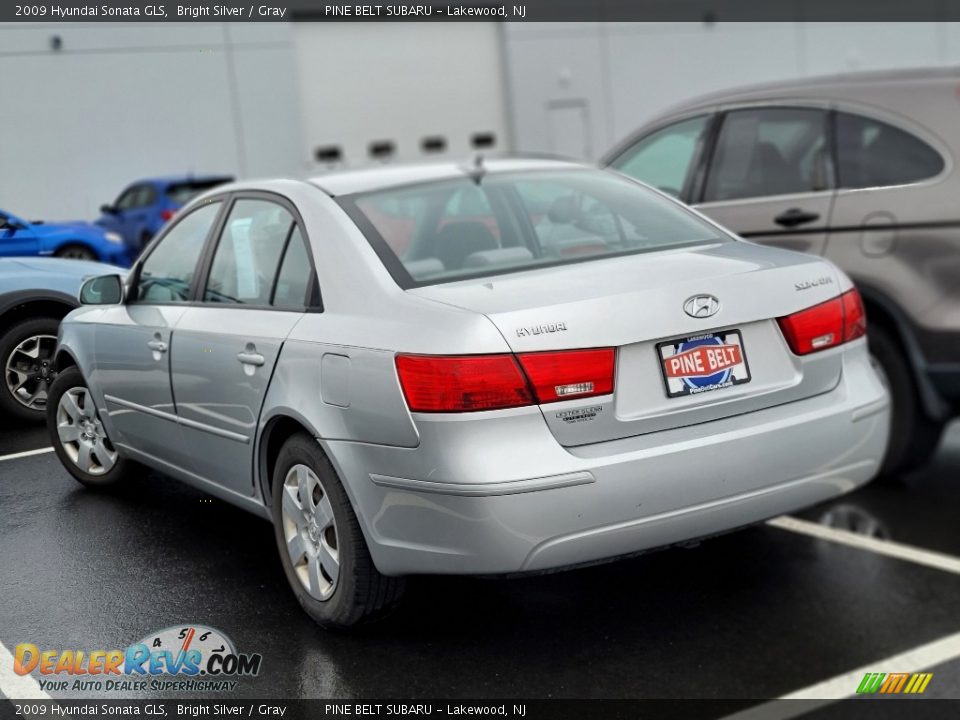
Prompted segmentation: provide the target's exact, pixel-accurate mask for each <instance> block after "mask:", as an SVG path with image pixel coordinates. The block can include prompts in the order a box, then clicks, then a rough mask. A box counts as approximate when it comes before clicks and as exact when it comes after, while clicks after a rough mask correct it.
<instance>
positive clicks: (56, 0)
mask: <svg viewBox="0 0 960 720" xmlns="http://www.w3.org/2000/svg"><path fill="white" fill-rule="evenodd" d="M867 20H869V21H919V20H930V21H946V20H960V3H958V2H954V1H952V0H913V1H912V2H909V3H906V2H902V0H835V1H830V0H526V1H522V0H521V1H519V2H513V1H512V0H507V2H498V0H463V1H462V2H451V3H439V2H424V3H421V4H416V3H411V4H406V3H400V2H368V3H363V2H359V3H357V2H354V3H349V2H348V3H337V2H320V1H319V0H254V1H253V2H250V0H181V1H180V2H177V3H171V2H169V1H165V0H159V1H158V2H154V3H148V2H146V1H145V0H108V1H107V2H102V0H36V1H34V2H30V1H29V0H27V1H26V2H13V3H7V2H4V3H0V22H30V23H36V22H118V21H122V22H290V21H301V22H368V21H369V22H385V21H386V22H409V21H421V22H422V21H442V22H491V21H494V22H596V21H599V22H633V21H642V22H651V21H689V22H702V23H706V24H714V23H718V22H729V21H738V22H742V21H781V22H783V21H867Z"/></svg>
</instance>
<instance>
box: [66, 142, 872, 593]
mask: <svg viewBox="0 0 960 720" xmlns="http://www.w3.org/2000/svg"><path fill="white" fill-rule="evenodd" d="M553 167H569V166H566V165H564V164H561V163H553V162H544V161H503V162H490V163H489V172H500V171H506V170H512V169H549V168H553ZM461 175H462V170H461V169H460V168H458V167H457V166H454V165H442V166H431V167H426V168H413V169H411V168H403V169H399V168H390V169H384V170H379V171H368V172H362V173H345V174H341V175H337V176H327V177H324V178H319V179H317V180H316V181H314V183H308V182H298V181H290V180H277V181H263V182H256V183H237V184H233V185H229V186H222V187H219V188H217V189H216V190H215V191H213V192H212V193H209V194H208V195H207V196H205V197H207V198H209V197H211V196H215V195H223V194H224V193H233V192H241V191H244V190H257V191H267V192H272V193H276V194H277V195H280V196H282V197H284V198H286V199H287V200H289V201H290V202H291V203H293V204H294V205H295V206H296V208H297V209H298V211H299V213H300V215H301V217H302V220H303V223H304V227H305V229H306V234H307V235H308V236H309V238H308V239H309V244H310V247H311V252H312V253H313V257H314V261H315V263H316V269H317V274H318V277H319V284H320V288H321V292H322V300H323V311H322V312H306V313H290V312H283V311H276V310H255V309H244V308H236V307H217V308H214V307H210V306H204V305H200V304H196V305H189V306H187V305H179V306H148V305H121V306H109V307H93V306H90V307H83V308H80V309H78V310H76V311H74V312H73V313H71V315H70V316H68V318H67V319H66V320H65V321H64V323H63V325H62V327H61V335H60V347H61V350H62V351H63V352H65V353H69V355H70V356H72V358H73V359H74V361H75V362H76V363H77V365H78V366H79V367H80V369H81V371H82V373H83V374H84V376H85V377H86V379H87V380H88V383H89V386H90V389H91V391H92V393H93V395H94V398H95V401H96V404H97V406H98V407H99V408H101V409H102V412H101V416H102V418H103V422H104V424H105V426H106V427H107V430H108V433H109V434H110V437H111V438H112V439H113V441H114V443H115V445H116V446H117V447H118V448H119V449H120V451H121V453H122V454H124V455H126V456H128V457H132V458H135V459H137V460H140V461H143V462H145V463H146V464H148V465H150V466H152V467H155V468H158V469H160V470H162V471H164V472H166V473H168V474H170V475H172V476H174V477H176V478H179V479H180V480H183V481H185V482H187V483H190V484H193V485H195V486H197V487H199V488H201V489H203V490H205V491H207V492H209V493H211V494H213V495H215V496H217V497H220V498H222V499H224V500H226V501H228V502H232V503H234V504H236V505H239V506H241V507H244V508H246V509H248V510H251V511H253V512H256V513H259V514H260V515H263V516H264V517H269V509H268V508H267V507H266V506H265V502H269V490H268V488H269V485H268V483H269V477H268V475H269V471H270V470H271V469H270V468H267V467H265V463H264V462H263V461H262V457H261V455H262V453H263V452H264V447H265V439H266V437H267V436H268V435H269V433H270V431H271V429H272V428H273V427H275V423H276V422H277V421H278V420H279V419H291V420H294V421H296V422H297V423H299V424H300V425H302V426H303V427H305V428H307V429H308V430H309V432H310V433H311V434H313V436H314V437H316V438H317V441H318V442H319V443H320V445H321V446H322V448H323V449H324V451H325V452H326V453H327V455H328V456H329V458H330V460H331V462H332V463H333V465H334V467H335V469H336V470H337V472H338V473H339V477H340V478H341V480H342V481H343V484H344V487H345V489H346V491H347V493H348V495H349V497H350V499H351V501H352V503H353V507H354V508H355V510H356V513H357V516H358V519H359V522H360V525H361V528H362V530H363V533H364V535H365V538H366V540H367V543H368V545H369V548H370V552H371V555H372V557H373V559H374V562H375V564H376V565H377V568H378V569H379V570H380V571H381V572H383V573H385V574H394V575H396V574H408V573H510V572H520V571H529V570H544V569H549V568H556V567H563V566H567V565H572V564H578V563H583V562H591V561H595V560H601V559H606V558H610V557H614V556H618V555H623V554H629V553H634V552H638V551H642V550H645V549H648V548H653V547H658V546H662V545H667V544H671V543H675V542H681V541H684V540H687V539H691V538H694V537H700V536H705V535H710V534H714V533H717V532H721V531H724V530H729V529H732V528H736V527H740V526H744V525H748V524H751V523H755V522H759V521H761V520H763V519H765V518H768V517H771V516H775V515H778V514H781V513H784V512H789V511H792V510H795V509H797V508H800V507H803V506H806V505H810V504H812V503H816V502H819V501H822V500H826V499H828V498H831V497H834V496H836V495H839V494H841V493H844V492H848V491H850V490H852V489H854V488H855V487H857V486H859V485H861V484H863V483H865V482H866V481H868V480H869V479H870V478H871V477H872V476H873V475H874V474H875V472H876V470H877V466H878V462H879V459H880V458H881V457H882V454H883V450H884V447H885V443H886V437H887V431H888V423H889V410H888V398H887V394H886V392H885V390H884V389H883V387H882V385H881V383H880V382H879V380H878V378H877V376H876V375H875V373H874V371H873V370H872V368H871V366H870V362H869V358H868V356H867V350H866V343H865V341H864V340H863V339H860V340H856V341H853V342H850V343H847V344H844V345H841V346H839V347H836V348H833V349H830V350H826V351H822V352H819V353H815V354H812V355H808V356H803V357H798V356H795V355H793V354H792V353H790V351H789V349H788V348H787V346H786V344H785V341H784V339H783V337H782V335H781V333H780V331H779V329H778V326H777V324H776V321H775V320H773V319H772V318H776V317H778V316H782V315H787V314H790V313H793V312H796V311H798V310H801V309H804V308H806V307H810V306H812V305H815V304H817V303H818V302H821V301H825V300H827V299H830V298H833V297H836V296H837V295H838V293H839V292H842V291H845V290H847V289H849V288H850V287H852V285H851V283H850V281H849V280H848V279H847V278H846V276H844V275H843V274H842V273H840V272H839V271H838V270H837V269H836V268H835V267H834V266H833V265H831V264H830V263H829V262H827V261H825V260H822V259H820V258H817V257H814V256H809V255H803V254H798V253H794V252H790V251H786V250H781V249H777V248H769V247H761V246H756V245H753V244H751V243H747V242H742V241H733V242H717V243H710V244H704V245H701V246H697V247H693V248H689V247H688V248H678V249H669V250H663V251H657V252H650V253H643V254H638V255H634V256H627V257H618V258H609V259H600V260H595V261H591V262H584V263H578V264H575V265H569V266H561V267H548V268H542V269H538V270H529V271H526V272H523V273H516V274H506V275H500V276H494V277H486V278H480V279H473V280H461V281H457V282H448V283H444V284H438V285H432V286H425V287H419V288H416V289H411V290H403V289H401V288H400V287H399V286H398V285H397V283H396V282H395V281H394V280H393V278H392V277H391V276H390V274H389V273H388V272H387V270H386V268H385V267H384V265H383V264H382V262H381V261H380V259H379V258H378V256H377V255H376V253H375V252H374V250H373V249H372V247H371V245H370V244H369V243H368V242H367V240H366V238H365V237H364V236H363V234H362V233H361V231H360V230H359V229H358V227H357V226H356V225H355V224H354V222H353V221H352V220H351V219H350V217H349V216H348V215H347V214H346V213H345V212H344V210H343V209H341V207H340V206H339V205H338V204H337V202H335V200H334V199H333V198H332V197H331V194H332V195H335V196H337V195H341V194H344V193H351V192H358V191H363V190H367V189H372V188H378V187H387V186H390V185H399V184H405V183H411V182H420V181H427V180H433V179H442V178H456V177H460V176H461ZM321 188H322V189H321ZM203 200H204V198H200V199H198V200H196V201H194V202H195V203H200V202H203ZM671 202H672V201H671ZM720 233H722V234H724V235H725V234H726V231H722V230H720V229H719V228H718V234H720ZM158 241H162V236H161V237H160V238H158V240H157V241H155V242H158ZM638 276H639V277H642V278H643V281H642V282H638V281H637V278H638ZM824 276H828V277H830V278H832V279H833V280H834V282H831V283H827V284H822V285H815V286H812V287H809V288H808V289H805V290H804V291H803V292H799V291H797V290H796V289H795V285H796V284H798V283H803V282H805V281H808V280H809V279H810V278H811V277H824ZM574 278H576V280H575V281H574ZM697 294H710V295H714V296H715V297H717V298H718V299H719V300H720V303H721V307H720V310H719V311H718V312H717V313H716V314H715V315H714V316H712V317H709V318H693V317H690V316H689V315H688V314H687V313H685V312H684V308H683V306H684V303H685V301H686V300H687V299H688V298H690V297H691V296H693V295H697ZM558 322H562V323H563V324H564V325H565V327H566V330H565V331H563V332H540V333H535V332H528V333H518V332H517V330H518V329H520V328H538V327H540V326H543V325H549V324H551V323H553V324H556V323H558ZM724 328H736V329H738V330H740V331H741V333H742V334H743V338H744V341H745V346H746V347H747V348H748V350H747V352H748V353H749V357H750V367H751V370H752V371H753V373H754V377H753V381H752V382H750V383H749V384H746V385H742V386H734V387H731V388H726V389H725V390H724V391H723V392H716V393H710V394H709V396H706V395H704V396H700V397H684V398H676V399H672V400H668V399H667V398H666V397H665V395H664V392H663V387H662V385H661V382H662V381H661V377H660V373H659V368H658V365H657V361H656V359H655V357H656V356H655V349H654V348H655V345H656V343H658V342H660V341H663V340H668V339H671V338H678V337H684V336H692V335H696V334H697V333H699V332H703V331H706V330H717V329H724ZM151 343H152V344H153V347H156V343H165V344H166V345H167V349H166V351H165V352H161V353H158V352H157V351H156V350H155V349H152V348H151ZM251 344H252V345H255V348H256V351H257V352H258V353H259V354H261V355H262V356H263V361H264V362H263V364H262V365H261V366H257V367H255V368H254V369H253V370H252V374H251V371H250V370H249V368H247V367H246V366H244V364H243V363H241V362H238V360H237V359H236V358H235V356H236V355H237V354H238V353H242V352H244V351H245V350H246V351H248V350H249V345H251ZM598 346H603V347H610V346H616V347H618V349H619V350H618V355H617V357H618V359H617V363H618V365H617V369H616V372H617V378H618V380H617V386H616V392H615V394H612V395H607V396H602V397H595V398H590V399H586V400H567V401H561V402H556V403H552V404H548V405H543V406H530V407H523V408H515V409H507V410H495V411H482V412H471V413H462V414H454V413H411V412H410V411H409V410H408V408H407V405H406V403H405V400H404V397H403V394H402V391H401V387H400V384H399V379H398V376H397V371H396V367H395V356H396V354H397V353H399V352H408V353H419V354H438V355H457V354H486V353H507V352H526V351H540V350H556V349H569V348H588V347H598ZM201 347H202V348H203V349H204V350H205V352H199V350H200V349H201ZM207 350H209V352H206V351H207ZM158 355H159V356H160V357H159V358H158V357H157V356H158ZM171 388H172V390H171ZM570 418H581V419H582V420H581V421H579V422H570V421H569V419H570Z"/></svg>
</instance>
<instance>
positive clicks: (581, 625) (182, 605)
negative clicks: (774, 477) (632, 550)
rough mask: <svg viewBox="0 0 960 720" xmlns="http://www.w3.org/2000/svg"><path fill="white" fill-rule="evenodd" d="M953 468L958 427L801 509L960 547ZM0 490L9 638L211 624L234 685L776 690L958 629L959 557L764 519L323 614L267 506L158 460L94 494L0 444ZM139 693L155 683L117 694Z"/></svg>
mask: <svg viewBox="0 0 960 720" xmlns="http://www.w3.org/2000/svg"><path fill="white" fill-rule="evenodd" d="M0 443H2V445H0V447H2V448H3V450H4V453H3V454H4V455H10V454H11V453H21V452H23V451H25V450H30V449H38V448H41V447H43V446H44V445H45V444H46V441H45V437H44V435H43V433H42V431H38V430H26V431H18V430H16V429H12V430H8V431H6V432H4V433H3V435H2V436H0ZM958 471H960V427H954V428H953V429H952V430H951V432H949V433H948V434H947V437H946V438H945V443H944V445H943V447H942V449H941V451H940V453H939V455H938V456H937V459H936V461H935V462H934V463H933V464H932V465H931V466H930V467H929V468H928V469H927V470H926V471H924V472H923V473H922V474H921V475H919V476H918V477H917V478H915V483H913V486H912V487H910V488H906V489H905V488H902V487H891V486H881V485H876V484H873V485H870V486H868V487H866V488H864V489H862V490H860V491H858V492H856V493H854V494H851V495H849V496H846V497H844V498H841V499H839V500H838V501H836V502H833V503H830V504H829V505H826V506H822V507H818V508H813V509H811V510H809V511H806V512H804V513H802V514H801V517H802V518H803V519H806V520H811V521H814V522H817V523H824V524H826V525H827V526H830V527H833V528H835V529H837V530H838V531H839V533H838V538H842V536H843V535H844V533H845V532H847V531H853V532H864V533H867V534H869V535H871V536H873V537H875V538H878V539H880V540H882V541H895V542H898V543H902V544H906V545H910V546H914V547H916V548H919V549H921V550H933V551H937V552H939V553H943V554H947V555H952V556H955V555H960V537H958V535H957V533H956V524H955V518H956V516H957V511H958V509H960V495H958V493H957V488H956V482H957V476H958ZM0 507H2V508H3V511H2V513H0V544H2V545H3V547H4V548H5V552H4V553H2V554H0V577H3V578H4V579H5V582H4V583H3V589H2V591H0V643H2V645H4V646H5V647H6V648H8V649H12V648H13V647H14V646H15V645H16V644H17V643H22V642H33V643H36V644H38V645H40V646H42V647H50V648H112V647H123V646H125V645H126V644H129V643H130V642H134V641H135V640H137V639H139V638H141V637H143V636H144V635H146V634H147V633H148V632H150V631H152V630H159V629H161V628H164V627H167V626H171V625H177V624H182V623H202V624H205V625H209V626H212V627H215V628H219V629H221V630H223V631H224V632H225V633H227V634H228V635H229V636H230V637H232V638H233V640H234V641H235V643H236V644H237V646H238V648H240V649H241V650H243V651H245V652H259V653H262V654H263V665H262V670H261V672H260V674H259V676H258V677H256V678H248V679H246V680H244V681H242V682H241V683H240V685H239V686H238V687H237V688H236V690H235V691H234V692H233V693H231V695H232V696H234V697H237V696H241V697H254V696H256V697H278V698H280V697H285V698H291V697H358V698H362V697H379V698H383V697H407V698H410V697H460V698H465V697H473V698H484V697H518V698H520V697H524V698H534V697H541V698H542V697H580V698H587V697H592V698H601V697H603V698H607V697H624V698H639V697H667V698H690V697H703V698H758V699H759V698H771V697H778V696H781V695H784V694H786V693H789V692H791V691H795V690H798V689H801V688H805V687H808V686H811V685H815V684H816V683H819V682H822V681H824V680H825V679H829V678H832V677H834V676H837V675H841V674H843V673H846V672H848V671H850V670H852V669H855V668H859V667H861V666H864V665H869V664H870V663H872V662H876V661H878V660H881V659H883V658H889V657H893V656H897V655H898V654H900V653H903V652H905V651H907V650H910V649H911V648H915V647H919V646H924V645H927V644H930V643H933V642H935V641H937V640H939V639H941V638H944V637H946V636H950V635H952V634H954V633H957V632H958V631H960V612H958V611H960V574H957V573H954V572H948V571H945V570H943V569H937V568H935V567H928V566H924V565H922V564H918V563H916V562H911V561H910V560H907V559H896V558H891V557H888V556H886V555H883V554H879V553H876V552H871V551H870V550H865V549H859V548H856V547H851V546H849V545H847V544H845V543H843V542H837V541H834V540H830V539H822V538H815V537H811V536H809V535H806V534H802V533H797V532H793V531H791V530H789V529H784V528H783V527H773V526H770V525H764V526H759V527H755V528H751V529H748V530H745V531H742V532H738V533H735V534H732V535H728V536H724V537H721V538H717V539H714V540H711V541H708V542H704V543H702V544H701V545H700V546H698V547H696V548H692V549H671V550H667V551H663V552H658V553H652V554H649V555H646V556H643V557H639V558H636V559H633V560H628V561H622V562H617V563H613V564H609V565H603V566H598V567H593V568H587V569H582V570H576V571H570V572H562V573H556V574H550V575H544V576H537V577H526V578H519V579H511V580H491V579H466V578H418V579H414V580H412V581H411V585H412V587H411V592H410V593H409V594H408V596H407V597H406V598H405V600H404V602H403V605H402V606H401V608H400V610H399V611H398V612H397V613H396V614H394V615H393V616H392V617H390V618H389V619H387V620H385V621H383V622H381V623H379V624H377V625H374V626H371V627H368V628H365V629H363V630H361V631H360V632H356V633H352V634H338V633H330V632H325V631H323V630H321V629H319V628H317V627H316V626H315V625H314V624H313V623H312V622H311V621H310V620H309V618H307V616H306V615H304V614H303V613H302V612H301V610H300V608H299V606H298V605H297V603H296V601H295V600H294V598H293V596H292V595H291V593H290V592H289V590H288V588H287V585H286V582H285V581H284V578H283V574H282V570H281V567H280V564H279V561H278V559H277V556H276V552H275V548H274V544H273V543H274V540H273V536H272V530H271V528H270V526H269V525H268V524H267V523H265V522H263V521H261V520H259V519H257V518H255V517H253V516H251V515H248V514H246V513H244V512H243V511H241V510H238V509H235V508H233V507H230V506H228V505H225V504H223V503H221V502H219V501H216V500H211V499H210V498H209V497H208V496H206V495H204V494H203V493H201V492H198V491H196V490H193V489H191V488H187V487H185V486H183V485H181V484H179V483H176V482H174V481H172V480H169V479H168V478H165V477H163V476H161V475H158V474H149V475H144V476H143V477H140V478H138V479H137V480H136V481H135V482H132V483H130V484H129V485H127V486H125V487H123V488H122V489H120V490H118V491H116V492H111V493H97V492H91V491H88V490H84V489H83V488H82V487H80V486H79V485H77V484H76V483H75V482H73V480H72V479H70V477H69V476H68V475H67V474H66V472H64V471H63V469H62V468H61V466H60V464H59V463H58V461H57V459H56V457H55V456H54V455H53V454H52V453H47V454H40V455H33V456H25V457H13V458H8V459H0ZM941 665H942V670H938V672H937V673H936V677H935V680H934V682H933V683H932V684H931V690H930V691H931V692H934V691H935V692H936V693H937V695H938V696H941V697H943V696H952V697H956V696H957V695H958V693H960V686H958V684H957V683H956V682H955V681H951V679H950V675H951V673H952V672H954V671H956V670H957V669H960V666H958V662H957V661H956V659H954V658H947V659H946V660H945V661H944V663H942V664H941ZM898 669H899V668H878V670H887V671H896V670H898ZM855 689H856V688H855V687H851V688H850V692H853V691H854V690H855ZM84 694H85V693H83V692H76V691H72V692H69V693H57V692H52V693H51V695H53V696H54V697H56V696H58V695H67V696H71V697H82V696H84ZM88 694H90V695H96V694H97V693H88ZM138 694H140V695H144V696H156V693H136V692H119V693H117V695H118V696H120V697H123V696H127V697H131V696H136V695H138ZM945 694H946V695H945ZM178 695H183V693H178ZM205 696H209V694H206V695H205Z"/></svg>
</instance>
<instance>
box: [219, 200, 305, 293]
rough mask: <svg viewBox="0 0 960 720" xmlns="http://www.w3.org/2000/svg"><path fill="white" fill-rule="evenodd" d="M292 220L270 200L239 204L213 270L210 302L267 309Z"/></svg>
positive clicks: (224, 234)
mask: <svg viewBox="0 0 960 720" xmlns="http://www.w3.org/2000/svg"><path fill="white" fill-rule="evenodd" d="M293 225H294V222H293V216H292V215H290V213H289V212H287V210H286V209H285V208H283V207H281V206H280V205H277V204H276V203H272V202H269V201H267V200H238V201H237V202H236V203H234V205H233V208H231V210H230V216H229V217H228V218H227V222H226V225H224V228H223V233H222V234H221V235H220V242H219V243H217V249H216V252H215V253H214V255H213V264H212V265H211V266H210V277H209V278H208V279H207V287H206V289H205V291H204V294H203V299H204V300H205V301H207V302H222V303H240V304H244V305H267V304H269V302H270V290H271V288H272V287H273V279H274V277H275V276H276V273H277V265H278V264H279V263H280V254H281V253H282V252H283V248H284V245H285V243H286V241H287V236H288V235H289V234H290V231H291V229H292V228H293Z"/></svg>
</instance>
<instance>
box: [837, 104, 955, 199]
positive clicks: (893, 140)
mask: <svg viewBox="0 0 960 720" xmlns="http://www.w3.org/2000/svg"><path fill="white" fill-rule="evenodd" d="M836 122H837V125H836V129H837V173H838V184H839V187H841V188H866V187H883V186H885V185H905V184H907V183H913V182H918V181H920V180H926V179H927V178H931V177H933V176H935V175H939V174H940V172H941V171H942V170H943V165H944V163H943V158H942V157H941V156H940V153H938V152H937V151H936V150H934V149H933V148H932V147H930V146H929V145H927V144H926V143H925V142H923V141H922V140H920V139H919V138H916V137H914V136H913V135H911V134H910V133H908V132H905V131H903V130H900V129H899V128H895V127H893V126H892V125H887V124H886V123H883V122H880V121H879V120H874V119H872V118H867V117H863V116H862V115H853V114H851V113H837V120H836Z"/></svg>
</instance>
